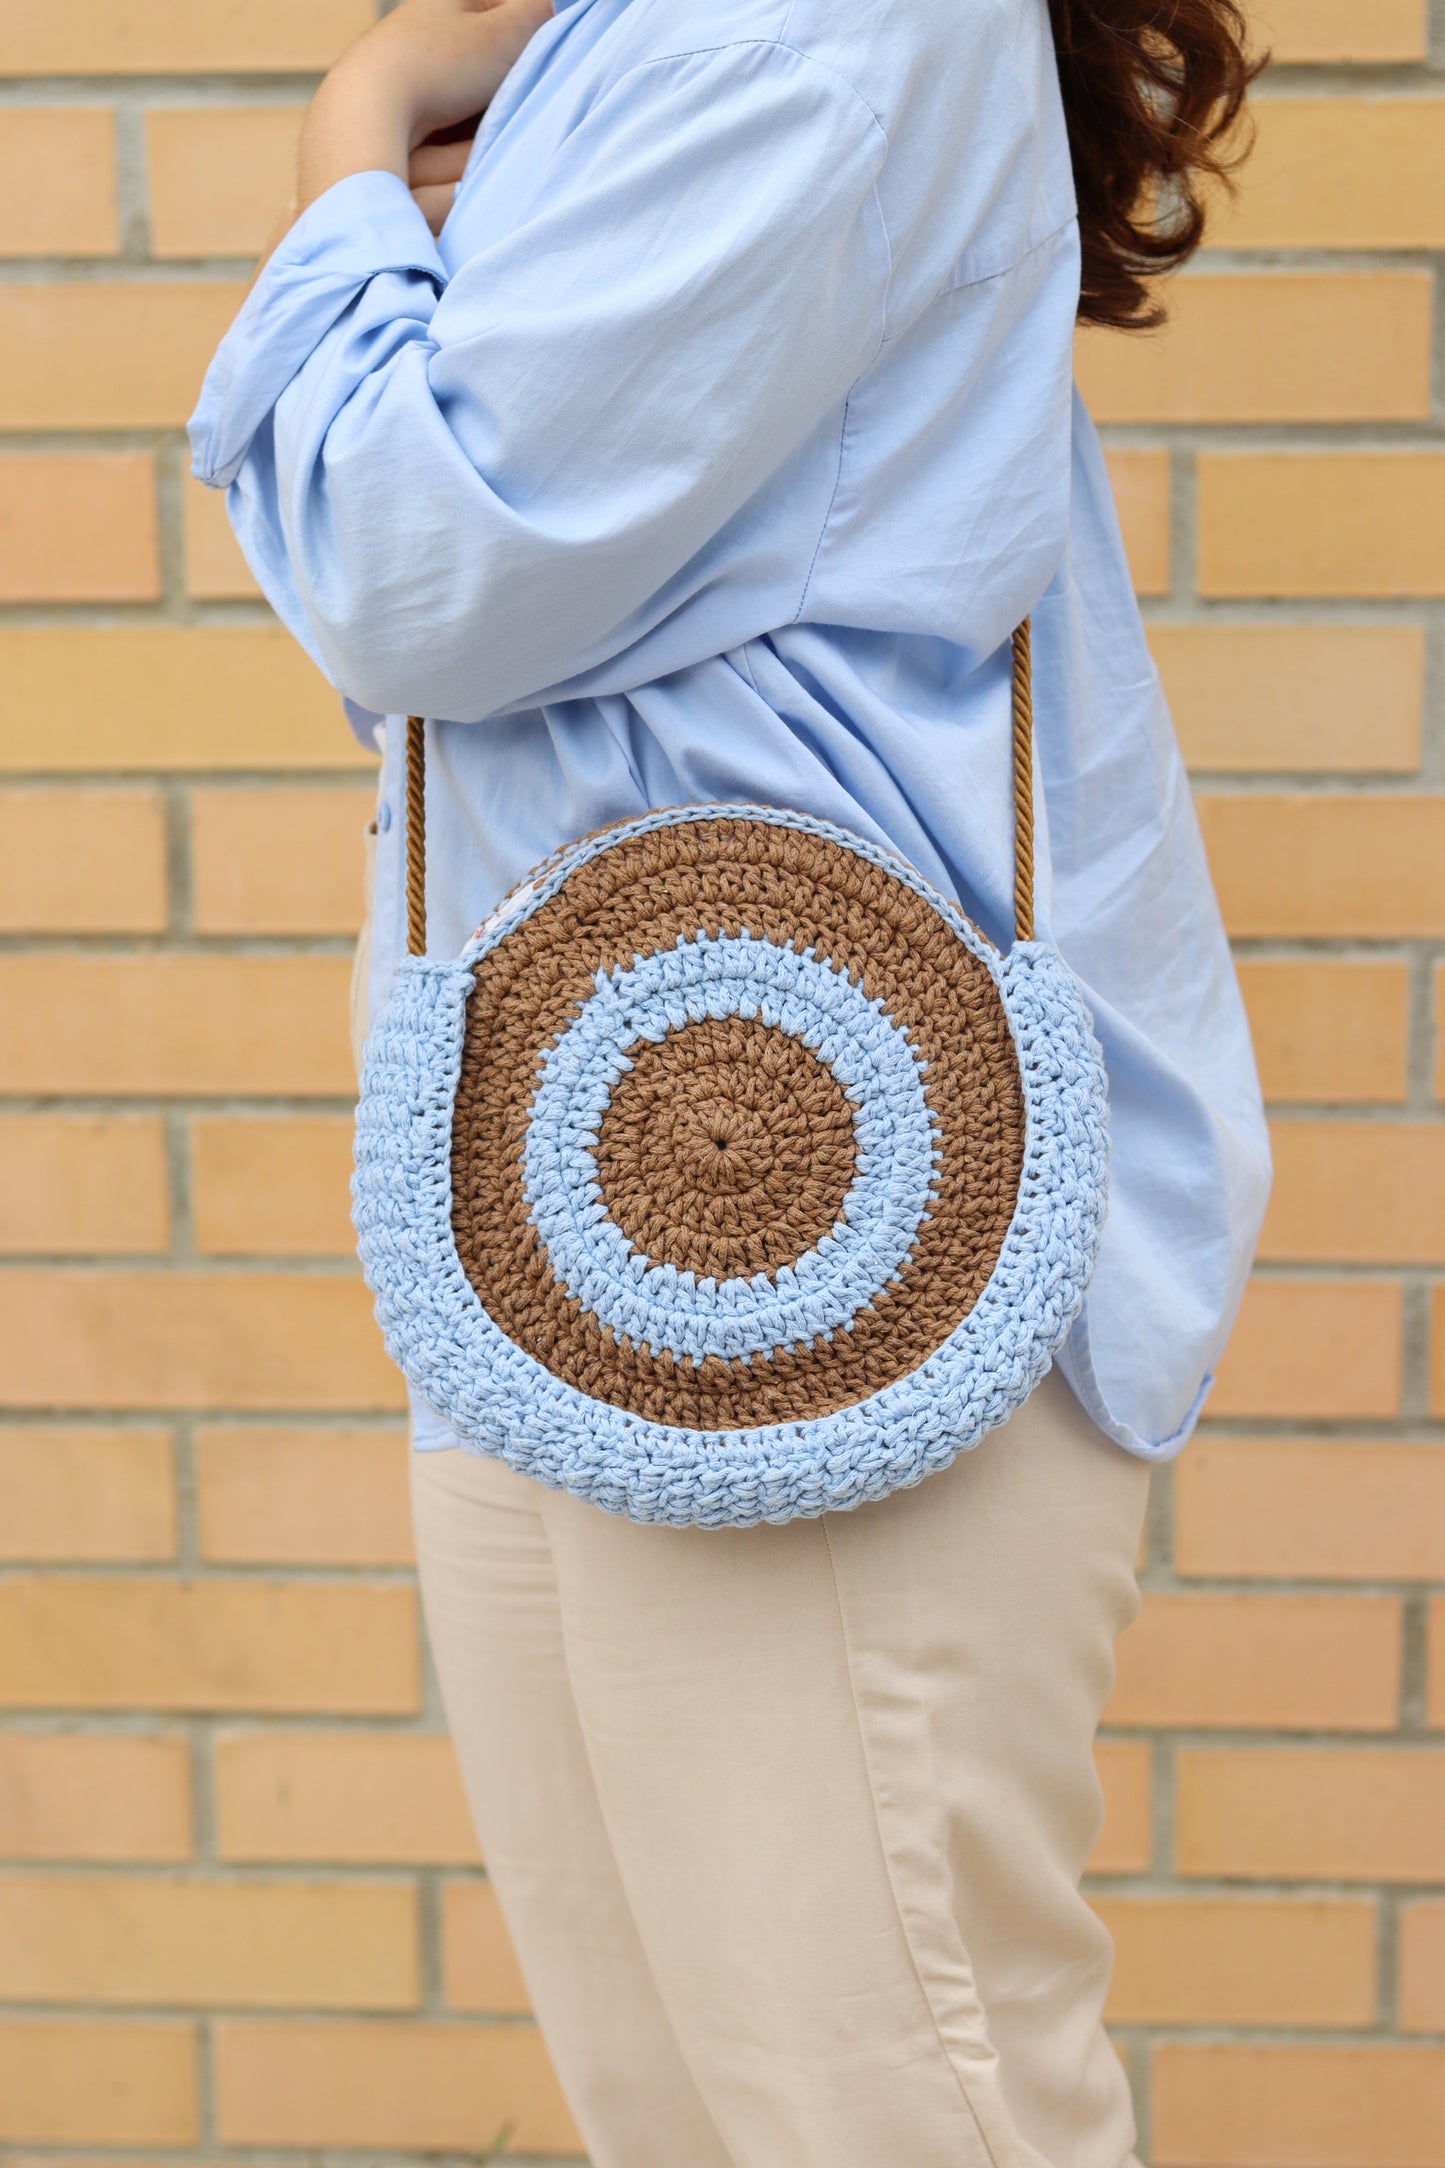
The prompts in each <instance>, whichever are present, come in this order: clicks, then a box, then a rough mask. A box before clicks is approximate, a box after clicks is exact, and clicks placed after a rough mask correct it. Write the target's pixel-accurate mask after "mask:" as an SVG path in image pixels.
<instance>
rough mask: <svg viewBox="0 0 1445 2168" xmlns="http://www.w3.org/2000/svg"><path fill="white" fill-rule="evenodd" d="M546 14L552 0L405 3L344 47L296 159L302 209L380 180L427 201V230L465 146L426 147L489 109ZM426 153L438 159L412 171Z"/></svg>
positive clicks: (319, 95)
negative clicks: (335, 188) (354, 178)
mask: <svg viewBox="0 0 1445 2168" xmlns="http://www.w3.org/2000/svg"><path fill="white" fill-rule="evenodd" d="M551 13H552V0H402V4H401V6H400V7H398V8H395V9H393V11H392V12H391V14H390V15H385V16H383V17H382V19H381V21H380V22H379V23H377V24H375V26H374V27H373V28H372V29H370V30H368V31H366V32H365V33H364V34H363V35H362V36H361V37H359V38H358V39H357V41H356V43H355V44H354V45H352V46H350V47H348V49H347V51H346V52H344V53H343V54H342V56H341V58H340V60H338V61H337V63H336V65H335V67H334V68H333V69H332V70H331V73H330V74H329V75H328V76H327V77H326V79H325V81H324V82H323V83H322V85H321V88H320V89H319V90H318V91H317V93H316V96H315V97H314V98H313V99H312V101H311V106H310V109H309V111H308V113H307V115H306V121H305V125H304V126H303V128H302V130H301V144H300V149H299V151H298V153H297V167H296V170H297V202H298V206H299V208H300V209H302V210H304V209H305V208H306V206H307V204H308V203H312V202H314V201H315V199H316V198H317V196H319V195H322V194H323V193H324V192H325V190H326V189H328V188H330V187H331V186H332V184H333V183H334V182H336V181H340V180H344V179H345V178H346V176H347V175H348V174H351V173H369V172H373V171H376V170H380V171H382V172H389V173H395V174H397V175H398V176H399V177H400V178H401V179H402V180H404V181H406V182H407V184H408V186H409V187H411V188H413V189H416V190H423V191H425V192H426V193H425V198H424V197H423V196H422V195H418V201H419V202H420V203H421V205H422V209H423V210H424V211H426V213H427V217H428V222H429V223H430V222H431V220H432V218H433V215H434V214H435V212H436V211H437V210H438V208H440V207H441V203H442V195H441V193H440V192H442V191H448V190H449V189H450V188H451V187H452V186H454V185H455V182H456V180H457V178H458V176H459V174H460V172H461V164H460V162H459V159H458V156H457V154H458V153H460V154H461V156H462V157H464V156H465V150H466V146H465V144H464V143H463V144H456V143H450V144H440V145H430V144H427V141H426V139H427V138H428V137H429V136H434V135H438V134H441V133H444V132H445V131H447V130H451V129H455V128H456V127H457V126H458V124H459V123H461V122H463V121H466V120H468V119H470V118H471V117H472V116H474V115H476V114H478V113H480V112H481V111H482V110H483V109H484V107H486V106H487V105H488V104H489V103H490V101H491V99H492V96H493V94H494V93H495V91H496V89H497V87H498V85H499V84H500V82H501V80H502V78H503V76H504V75H505V74H506V73H507V71H508V69H509V68H510V67H511V66H512V63H513V62H514V61H515V60H516V59H517V58H518V56H519V55H520V53H521V51H522V49H523V47H524V46H525V45H526V44H527V42H528V40H529V39H530V38H531V37H532V35H533V34H534V32H535V31H537V30H539V29H540V28H541V26H542V24H543V23H544V22H546V21H547V20H548V18H549V17H550V16H551ZM423 149H425V151H427V152H428V153H431V152H434V153H435V154H436V155H435V157H433V158H422V159H421V161H420V163H419V164H418V163H416V162H415V155H414V154H419V153H421V152H422V151H423ZM433 190H435V191H438V193H437V194H435V195H433V194H432V191H433ZM449 200H450V198H449V195H448V197H447V201H448V202H449ZM442 215H443V216H444V215H445V211H444V210H443V211H442Z"/></svg>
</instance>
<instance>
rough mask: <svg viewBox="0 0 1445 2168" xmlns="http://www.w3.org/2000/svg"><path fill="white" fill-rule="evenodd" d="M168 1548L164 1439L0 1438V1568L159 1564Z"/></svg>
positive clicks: (19, 1433) (130, 1433)
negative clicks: (3, 1563) (90, 1562)
mask: <svg viewBox="0 0 1445 2168" xmlns="http://www.w3.org/2000/svg"><path fill="white" fill-rule="evenodd" d="M175 1548H176V1514H175V1497H174V1492H173V1484H172V1471H171V1440H170V1433H169V1432H168V1431H164V1430H149V1429H147V1430H131V1429H121V1428H118V1427H111V1428H106V1427H105V1426H103V1425H100V1424H78V1423H76V1424H69V1423H68V1424H55V1423H47V1424H38V1423H36V1424H28V1423H27V1424H25V1425H23V1426H19V1427H16V1428H13V1429H6V1430H0V1559H29V1560H31V1561H38V1560H40V1559H57V1560H59V1559H64V1560H78V1559H108V1558H114V1559H122V1558H125V1559H160V1558H171V1557H173V1556H174V1554H175Z"/></svg>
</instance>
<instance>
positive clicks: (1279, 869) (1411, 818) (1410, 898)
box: [1199, 791, 1445, 941]
mask: <svg viewBox="0 0 1445 2168" xmlns="http://www.w3.org/2000/svg"><path fill="white" fill-rule="evenodd" d="M1199 819H1200V824H1201V826H1202V828H1203V830H1204V840H1205V843H1206V844H1207V846H1208V849H1209V862H1210V867H1211V869H1212V871H1213V874H1214V885H1215V887H1216V888H1217V889H1218V891H1219V900H1220V904H1221V906H1222V908H1223V911H1224V919H1225V924H1226V925H1227V926H1228V928H1229V930H1230V932H1231V933H1232V934H1234V935H1236V936H1238V937H1243V938H1253V939H1259V938H1265V939H1285V940H1288V939H1293V938H1295V937H1298V936H1303V937H1306V938H1309V939H1319V938H1324V937H1332V938H1334V939H1337V940H1410V939H1420V940H1426V941H1429V940H1438V939H1439V938H1440V937H1441V936H1442V935H1445V880H1442V879H1441V869H1442V867H1445V797H1427V796H1424V795H1421V796H1414V795H1411V796H1405V795H1404V794H1399V795H1396V794H1393V793H1392V794H1390V795H1385V794H1384V793H1379V794H1375V793H1372V794H1371V795H1370V796H1368V797H1365V796H1360V797H1352V796H1351V797H1347V796H1344V795H1338V796H1337V795H1335V794H1334V793H1333V792H1332V793H1330V794H1329V795H1328V796H1321V795H1318V794H1305V793H1299V794H1297V795H1290V796H1285V795H1282V794H1277V793H1273V792H1271V793H1265V792H1250V793H1248V794H1247V795H1246V794H1240V795H1238V796H1235V795H1232V794H1229V793H1226V792H1223V791H1211V792H1209V793H1207V794H1205V795H1204V796H1202V797H1201V798H1200V800H1199Z"/></svg>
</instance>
